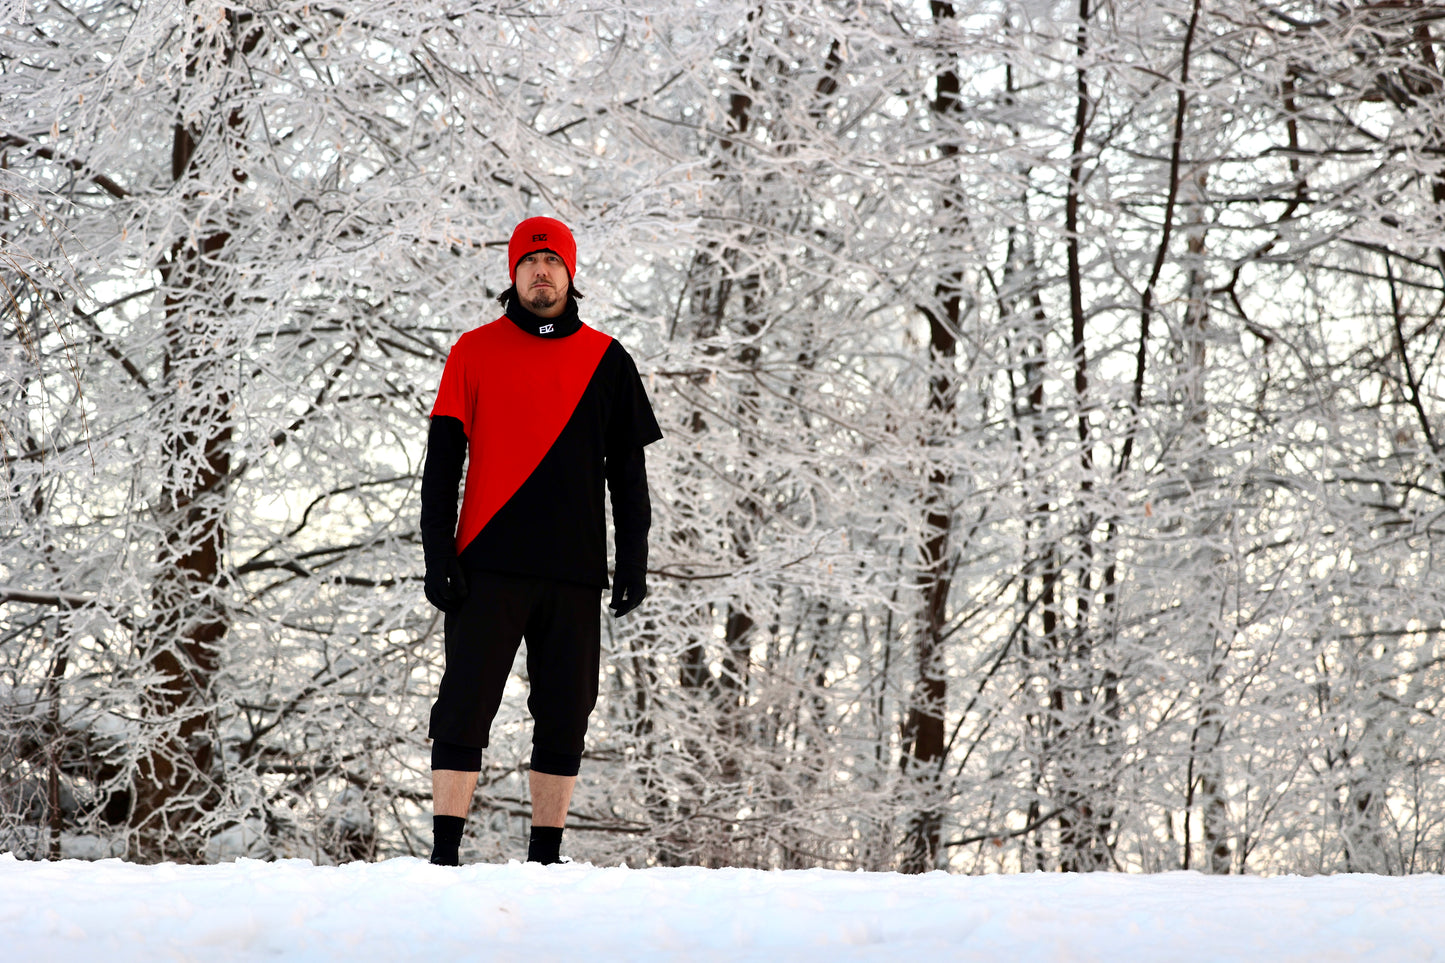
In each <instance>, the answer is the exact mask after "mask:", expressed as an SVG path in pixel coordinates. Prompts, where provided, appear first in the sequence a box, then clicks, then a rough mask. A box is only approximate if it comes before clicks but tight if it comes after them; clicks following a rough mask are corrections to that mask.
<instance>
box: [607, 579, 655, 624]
mask: <svg viewBox="0 0 1445 963" xmlns="http://www.w3.org/2000/svg"><path fill="white" fill-rule="evenodd" d="M645 598H647V580H646V578H644V577H643V576H642V575H641V574H637V575H625V574H623V573H622V572H618V573H617V577H616V578H614V579H613V580H612V601H611V602H608V603H607V607H608V608H610V609H611V610H612V614H613V615H614V616H616V617H617V618H619V619H620V618H622V617H623V616H624V615H626V614H627V613H628V612H631V611H632V610H633V609H635V608H637V607H638V606H639V605H641V604H642V600H643V599H645Z"/></svg>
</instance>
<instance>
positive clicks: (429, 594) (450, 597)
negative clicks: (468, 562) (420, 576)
mask: <svg viewBox="0 0 1445 963" xmlns="http://www.w3.org/2000/svg"><path fill="white" fill-rule="evenodd" d="M425 588H426V600H427V601H428V602H430V603H431V604H432V605H434V606H436V607H437V608H439V609H441V610H442V611H443V612H455V611H456V610H457V609H459V608H461V606H462V603H463V602H465V601H466V600H467V579H466V576H465V575H463V574H462V563H461V562H459V561H457V557H456V556H455V555H450V556H448V557H446V558H440V559H427V563H426V582H425Z"/></svg>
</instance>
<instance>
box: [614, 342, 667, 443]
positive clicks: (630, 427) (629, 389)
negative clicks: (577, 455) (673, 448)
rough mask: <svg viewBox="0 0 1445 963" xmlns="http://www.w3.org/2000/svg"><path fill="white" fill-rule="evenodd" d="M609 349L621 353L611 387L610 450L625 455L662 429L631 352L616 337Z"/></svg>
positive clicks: (656, 436) (649, 439) (652, 438)
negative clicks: (615, 378)
mask: <svg viewBox="0 0 1445 963" xmlns="http://www.w3.org/2000/svg"><path fill="white" fill-rule="evenodd" d="M609 350H616V351H617V352H618V353H619V355H620V357H619V358H618V361H619V364H618V365H617V367H616V369H615V370H616V372H617V376H616V377H617V380H616V382H615V383H614V385H613V389H612V392H613V394H612V398H613V401H612V411H611V413H610V414H609V416H608V419H607V454H608V456H609V457H610V456H612V455H614V454H617V455H619V456H623V457H625V456H626V453H627V452H629V451H631V450H632V449H633V448H638V449H640V448H644V447H646V446H647V445H650V444H652V443H653V442H654V441H658V440H659V439H661V438H662V429H661V428H659V427H658V425H657V416H656V415H654V414H653V413H652V403H651V402H650V401H648V400H647V389H646V388H645V387H643V384H642V377H641V376H640V375H639V374H638V373H637V365H636V364H634V363H633V361H632V356H631V355H629V354H628V353H627V351H626V349H624V348H623V347H622V345H621V343H619V342H617V341H614V342H612V348H609Z"/></svg>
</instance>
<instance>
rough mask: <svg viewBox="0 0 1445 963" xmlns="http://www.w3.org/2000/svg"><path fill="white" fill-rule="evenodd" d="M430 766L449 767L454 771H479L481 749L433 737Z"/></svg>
mask: <svg viewBox="0 0 1445 963" xmlns="http://www.w3.org/2000/svg"><path fill="white" fill-rule="evenodd" d="M431 767H432V768H433V769H450V770H453V771H455V772H481V771H482V750H480V749H473V748H472V747H471V746H459V745H457V744H456V743H455V742H442V741H441V740H440V739H433V740H432V744H431Z"/></svg>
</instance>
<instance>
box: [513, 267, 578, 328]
mask: <svg viewBox="0 0 1445 963" xmlns="http://www.w3.org/2000/svg"><path fill="white" fill-rule="evenodd" d="M567 288H568V284H567V265H566V264H564V263H562V258H561V257H560V256H558V255H556V254H553V253H552V252H551V251H534V252H533V253H531V254H528V255H527V256H526V257H524V258H522V260H520V261H518V262H517V294H518V295H519V296H520V297H521V299H522V307H524V308H526V309H527V310H528V311H531V312H532V313H533V314H535V315H536V316H537V317H539V318H555V317H557V316H558V315H560V314H561V313H562V312H563V311H564V310H565V309H566V307H567Z"/></svg>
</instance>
